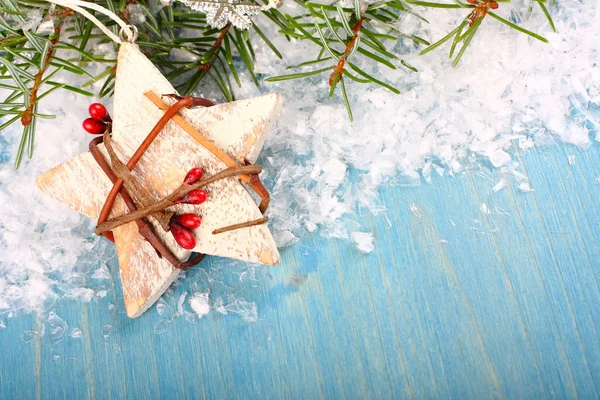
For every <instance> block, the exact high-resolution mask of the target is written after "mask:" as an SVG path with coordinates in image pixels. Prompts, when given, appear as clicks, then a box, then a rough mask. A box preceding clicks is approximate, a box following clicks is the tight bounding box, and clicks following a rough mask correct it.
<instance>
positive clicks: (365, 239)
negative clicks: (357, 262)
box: [352, 232, 375, 253]
mask: <svg viewBox="0 0 600 400" xmlns="http://www.w3.org/2000/svg"><path fill="white" fill-rule="evenodd" d="M352 240H353V241H354V243H355V244H356V248H357V249H358V250H360V251H361V252H363V253H370V252H372V251H373V250H374V249H375V245H374V244H373V241H374V240H375V236H374V235H373V233H371V232H352Z"/></svg>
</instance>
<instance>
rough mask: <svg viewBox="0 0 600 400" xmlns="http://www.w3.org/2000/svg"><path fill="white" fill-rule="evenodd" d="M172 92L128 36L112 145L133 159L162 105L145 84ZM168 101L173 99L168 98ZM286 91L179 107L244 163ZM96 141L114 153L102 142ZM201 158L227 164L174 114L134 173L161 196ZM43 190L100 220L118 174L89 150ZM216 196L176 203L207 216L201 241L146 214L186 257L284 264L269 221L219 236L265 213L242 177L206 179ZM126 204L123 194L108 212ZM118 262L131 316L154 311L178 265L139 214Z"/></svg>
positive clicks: (122, 233)
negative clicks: (143, 227)
mask: <svg viewBox="0 0 600 400" xmlns="http://www.w3.org/2000/svg"><path fill="white" fill-rule="evenodd" d="M150 92H153V93H156V94H159V95H161V94H172V93H175V89H174V88H173V87H172V86H171V84H170V83H169V82H168V81H167V80H166V78H164V76H163V75H162V74H161V73H160V71H158V69H156V67H154V65H153V64H152V63H151V62H150V61H149V60H148V59H147V58H146V57H145V56H144V55H143V54H142V53H141V52H140V51H139V50H138V48H137V46H135V45H133V44H129V43H124V44H122V45H121V48H120V50H119V58H118V64H117V78H116V83H115V95H114V105H113V114H114V115H113V130H112V140H111V142H112V145H113V148H114V151H115V153H116V154H117V156H118V157H119V159H121V161H124V162H127V160H129V159H130V158H131V156H132V155H133V153H134V152H135V151H136V150H137V148H138V147H139V145H140V143H141V142H142V141H143V140H144V139H145V137H146V136H147V135H148V133H149V132H150V130H151V129H152V128H153V126H154V125H155V124H156V122H157V121H158V120H159V119H160V118H161V117H162V115H163V113H164V112H163V111H162V110H161V109H160V108H159V107H157V106H156V104H154V103H153V102H152V101H151V100H150V99H149V98H148V96H147V93H150ZM164 101H165V102H167V101H168V100H167V99H166V98H165V99H164ZM281 104H282V99H281V96H279V95H278V94H268V95H264V96H261V97H257V98H252V99H247V100H240V101H236V102H232V103H225V104H220V105H215V106H213V107H210V108H194V109H184V110H181V112H180V116H181V117H182V118H183V119H184V120H185V121H186V122H187V123H189V124H190V125H191V126H193V127H194V128H195V129H196V130H197V131H198V132H200V133H201V134H202V135H203V136H204V137H205V138H207V139H209V140H210V141H211V142H212V143H214V144H215V145H216V146H217V147H218V148H220V149H221V150H223V151H224V152H225V153H227V154H228V155H229V157H231V158H232V159H234V160H236V161H237V162H239V163H240V164H242V163H244V162H245V161H246V160H248V161H249V162H252V163H253V162H255V161H256V159H257V158H258V154H259V153H260V150H261V148H262V146H263V144H264V142H265V139H266V135H267V131H268V130H269V128H270V125H271V124H272V122H273V120H274V118H275V117H276V116H277V115H278V113H279V111H280V109H281ZM98 148H99V149H100V151H101V152H102V153H103V154H104V156H105V157H104V158H105V159H106V160H110V157H109V156H108V153H107V151H106V148H105V147H104V145H99V146H98ZM194 167H202V168H203V169H204V171H205V174H206V175H207V176H211V175H214V174H216V173H217V172H219V171H221V170H223V169H225V168H226V167H227V165H225V164H224V163H223V162H222V161H221V160H220V159H219V158H217V157H216V156H215V155H214V154H213V153H211V152H210V151H209V150H207V149H206V148H205V147H204V146H202V145H201V144H200V143H199V142H198V141H197V140H195V139H194V138H193V137H192V136H190V135H189V134H188V133H186V131H184V130H183V129H182V128H181V127H180V126H179V125H178V124H177V123H175V122H174V121H173V120H171V121H169V122H168V123H167V125H166V126H165V127H164V128H163V130H162V131H161V133H160V134H159V135H158V137H157V138H156V140H155V141H154V142H153V143H152V144H151V145H150V147H149V148H148V150H147V151H146V153H145V154H144V156H143V157H142V159H141V160H140V161H139V163H138V164H137V165H136V167H135V168H134V169H133V170H132V174H133V176H135V178H136V179H137V180H138V182H139V183H140V184H141V185H142V186H143V187H144V188H146V189H147V190H148V191H149V192H150V193H151V194H152V195H153V196H154V197H155V198H156V199H157V200H158V199H160V198H163V197H166V196H167V195H169V194H170V193H171V192H173V191H174V190H175V189H177V188H178V187H179V185H181V183H182V181H183V179H184V177H185V175H186V173H187V171H189V170H190V169H192V168H194ZM36 183H37V185H38V187H39V188H40V190H41V191H43V192H44V193H46V194H48V195H50V196H52V197H54V198H56V199H58V200H59V201H61V202H63V203H65V204H66V205H68V206H69V207H71V208H73V209H75V210H77V211H79V212H81V213H83V214H85V215H87V216H88V217H90V218H92V219H94V220H96V219H97V218H98V215H99V213H100V211H101V209H102V206H103V204H104V201H105V200H106V196H107V194H108V193H109V191H110V189H111V188H112V183H111V182H110V180H109V179H108V177H107V176H106V175H105V174H104V172H103V171H102V169H101V168H100V166H99V165H98V164H97V163H96V161H95V160H94V158H93V157H92V155H91V153H89V152H85V153H82V154H79V155H77V156H76V157H74V158H73V159H71V160H69V161H67V162H65V163H64V164H61V165H59V166H57V167H55V168H54V169H52V170H50V171H49V172H47V173H45V174H44V175H42V176H40V177H39V178H38V179H37V182H36ZM206 191H207V192H208V194H209V198H208V200H207V201H206V202H205V203H203V204H201V205H188V204H181V205H176V206H174V209H175V210H176V212H177V213H178V214H183V213H189V212H193V213H196V214H198V215H200V216H201V218H202V224H201V225H200V227H198V228H197V229H195V230H194V235H195V236H196V239H197V244H196V247H195V248H194V249H193V250H192V251H187V250H184V249H182V248H181V247H179V246H178V245H177V244H176V242H175V239H174V238H173V236H172V234H170V233H168V232H165V231H163V230H162V228H161V227H160V225H159V224H158V222H156V221H155V220H154V219H153V218H147V221H148V222H149V223H150V224H151V225H152V227H153V228H154V231H155V232H156V234H157V236H159V238H160V239H161V241H162V242H163V243H164V244H165V245H166V246H167V247H168V248H169V249H170V250H171V251H172V252H173V254H174V255H175V256H176V257H177V258H178V259H179V260H181V261H185V260H187V259H188V258H189V257H190V255H191V253H192V252H197V253H204V254H210V255H215V256H222V257H229V258H234V259H238V260H243V261H248V262H254V263H262V264H268V265H276V264H278V263H279V252H278V251H277V247H276V245H275V241H274V240H273V236H272V235H271V233H270V231H269V229H268V227H267V225H265V224H262V225H256V226H251V227H246V228H243V229H237V230H233V231H229V232H225V233H221V234H218V235H215V234H213V231H214V230H215V229H217V228H221V227H223V226H228V225H234V224H239V223H241V222H245V221H250V220H254V219H258V218H260V217H261V216H262V214H261V212H260V210H259V208H258V206H257V205H256V203H255V201H254V199H253V198H252V196H251V195H250V193H249V192H248V190H247V189H246V187H245V186H244V185H243V184H242V183H241V182H240V180H239V179H238V178H236V177H233V178H226V179H223V180H219V181H216V182H214V183H211V184H210V185H208V186H206ZM126 212H128V209H127V207H126V206H125V203H124V202H123V201H122V200H121V199H120V198H118V199H117V201H116V202H115V205H114V207H113V210H112V212H111V215H110V218H113V217H116V216H118V215H122V214H124V213H126ZM113 233H114V237H115V246H116V251H117V256H118V261H119V269H120V273H121V281H122V284H123V295H124V300H125V306H126V310H127V315H128V316H129V317H132V318H135V317H138V316H139V315H141V314H142V313H143V312H144V311H145V310H147V309H148V308H149V307H150V306H151V305H152V304H153V303H154V302H155V301H156V300H158V298H159V297H160V296H161V295H162V293H163V292H164V291H165V290H166V289H167V288H168V287H169V285H170V284H171V283H172V282H173V280H174V279H175V278H176V277H177V275H178V274H179V272H180V270H178V269H176V268H174V267H173V266H172V265H171V264H170V263H169V262H168V261H167V260H165V259H164V258H161V257H160V256H158V254H157V252H156V250H155V249H154V248H153V247H152V246H151V245H150V243H148V242H147V241H146V240H145V239H144V238H143V237H142V235H141V234H140V233H139V232H138V227H137V225H136V223H135V222H130V223H127V224H125V225H122V226H119V227H117V228H115V229H114V231H113Z"/></svg>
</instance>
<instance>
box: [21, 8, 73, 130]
mask: <svg viewBox="0 0 600 400" xmlns="http://www.w3.org/2000/svg"><path fill="white" fill-rule="evenodd" d="M69 15H73V10H71V9H70V8H62V9H60V10H58V11H57V12H55V13H54V14H53V17H54V16H55V17H59V18H60V20H59V21H60V22H58V23H57V24H56V26H55V27H54V38H53V39H51V40H50V46H48V51H47V52H46V56H45V57H44V63H43V64H42V65H43V67H42V68H40V69H39V70H38V72H37V74H35V76H34V79H33V86H32V87H31V89H30V90H29V101H28V103H27V107H26V108H25V109H24V110H23V111H22V112H21V124H22V125H23V126H27V125H30V124H31V122H32V121H33V114H34V109H35V104H36V102H37V98H38V91H39V90H40V87H41V86H42V81H43V78H44V74H45V73H46V71H47V70H48V67H50V60H52V57H53V56H54V47H55V46H56V44H57V43H58V41H59V39H60V31H61V29H62V26H63V23H64V21H63V18H65V17H67V16H69Z"/></svg>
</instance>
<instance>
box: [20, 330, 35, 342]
mask: <svg viewBox="0 0 600 400" xmlns="http://www.w3.org/2000/svg"><path fill="white" fill-rule="evenodd" d="M36 336H37V332H36V331H25V332H22V333H21V340H22V341H23V343H29V342H31V341H33V339H35V337H36Z"/></svg>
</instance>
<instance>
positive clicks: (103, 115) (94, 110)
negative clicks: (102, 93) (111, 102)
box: [88, 103, 110, 121]
mask: <svg viewBox="0 0 600 400" xmlns="http://www.w3.org/2000/svg"><path fill="white" fill-rule="evenodd" d="M88 111H89V112H90V117H92V118H94V119H95V120H97V121H110V116H109V115H108V111H106V107H104V106H103V105H102V104H100V103H92V104H90V108H89V109H88Z"/></svg>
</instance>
